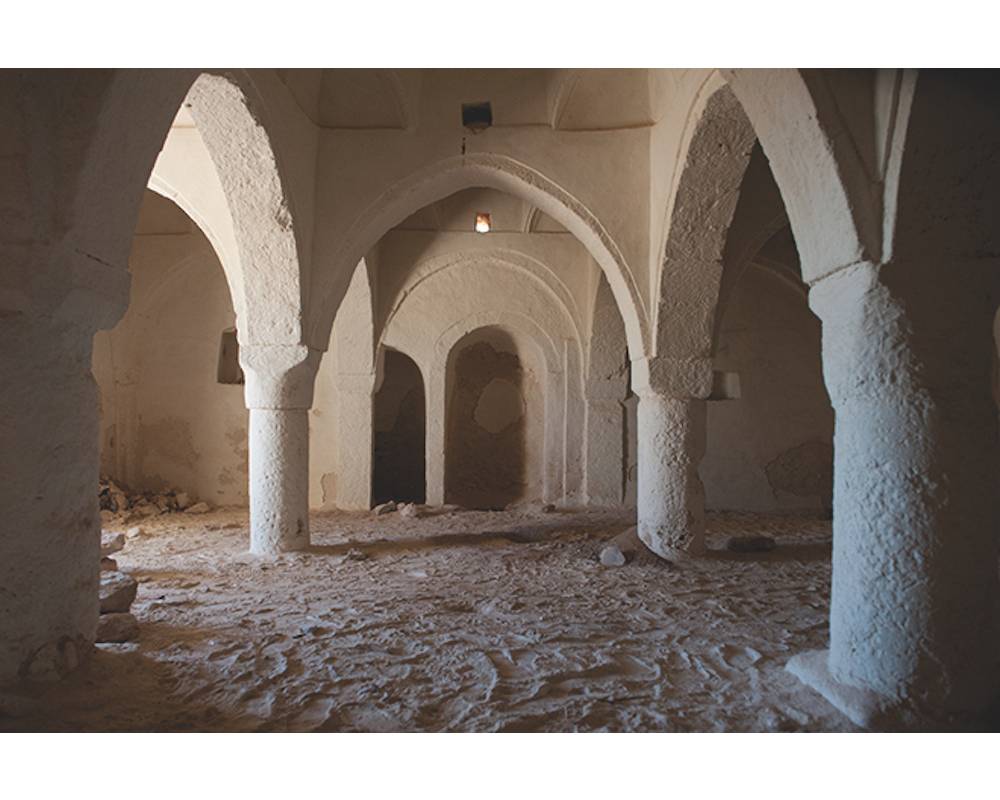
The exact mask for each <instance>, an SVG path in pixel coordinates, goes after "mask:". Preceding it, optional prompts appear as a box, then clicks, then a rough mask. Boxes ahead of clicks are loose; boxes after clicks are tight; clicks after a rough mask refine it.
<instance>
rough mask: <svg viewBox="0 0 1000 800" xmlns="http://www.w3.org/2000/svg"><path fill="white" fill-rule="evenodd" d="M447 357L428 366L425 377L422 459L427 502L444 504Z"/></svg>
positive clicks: (434, 504)
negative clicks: (425, 396)
mask: <svg viewBox="0 0 1000 800" xmlns="http://www.w3.org/2000/svg"><path fill="white" fill-rule="evenodd" d="M446 394H447V367H446V358H441V359H438V362H437V363H435V364H433V365H432V366H431V369H430V370H429V372H428V378H427V412H426V418H427V425H426V429H425V430H426V437H427V440H426V443H425V448H426V450H425V463H426V472H427V478H426V480H427V504H428V505H431V506H440V505H444V499H445V498H444V480H445V447H446V443H445V436H446V425H447V408H446V405H447V399H446Z"/></svg>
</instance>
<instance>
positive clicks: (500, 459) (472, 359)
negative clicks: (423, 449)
mask: <svg viewBox="0 0 1000 800" xmlns="http://www.w3.org/2000/svg"><path fill="white" fill-rule="evenodd" d="M446 385H447V389H446V391H447V402H446V406H445V408H446V412H445V413H446V435H445V499H446V500H447V502H449V503H455V504H457V505H461V506H463V507H466V508H476V509H489V510H500V509H503V508H505V507H507V506H508V505H510V504H512V503H518V502H524V501H528V500H533V499H537V498H538V497H539V496H541V493H542V490H543V475H542V472H543V469H542V461H543V442H544V397H543V388H542V385H541V382H540V380H539V375H538V366H537V364H536V363H535V359H533V358H532V357H531V354H530V352H528V351H527V348H525V346H524V345H523V344H522V343H519V342H518V337H516V336H515V335H514V334H513V333H512V332H510V331H507V330H505V329H503V328H499V327H486V328H480V329H477V330H475V331H473V332H471V333H469V334H466V335H465V336H464V337H463V338H462V339H461V340H460V341H459V342H458V343H457V344H456V345H455V346H454V348H452V351H451V353H450V354H449V357H448V365H447V384H446Z"/></svg>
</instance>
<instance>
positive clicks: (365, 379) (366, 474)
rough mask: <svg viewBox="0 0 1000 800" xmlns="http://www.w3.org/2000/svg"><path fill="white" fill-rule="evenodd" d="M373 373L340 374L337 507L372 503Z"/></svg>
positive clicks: (362, 507)
mask: <svg viewBox="0 0 1000 800" xmlns="http://www.w3.org/2000/svg"><path fill="white" fill-rule="evenodd" d="M374 389H375V376H374V375H373V374H359V375H347V374H340V375H338V376H337V403H338V407H339V412H338V413H339V416H340V420H339V423H338V425H337V461H338V466H337V507H338V508H342V509H346V510H349V511H363V510H368V509H369V508H371V504H372V458H373V449H372V448H373V447H374V438H373V437H374V432H373V416H372V414H373V410H372V402H373V396H374Z"/></svg>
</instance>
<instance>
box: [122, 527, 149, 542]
mask: <svg viewBox="0 0 1000 800" xmlns="http://www.w3.org/2000/svg"><path fill="white" fill-rule="evenodd" d="M145 535H146V529H145V528H143V527H142V526H141V525H134V526H133V527H131V528H129V529H128V530H127V531H125V538H126V539H135V538H136V537H137V536H145Z"/></svg>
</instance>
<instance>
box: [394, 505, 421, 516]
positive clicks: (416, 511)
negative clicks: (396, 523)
mask: <svg viewBox="0 0 1000 800" xmlns="http://www.w3.org/2000/svg"><path fill="white" fill-rule="evenodd" d="M399 516H401V517H408V518H410V519H415V518H416V517H419V516H420V507H419V506H418V505H417V504H416V503H405V504H403V505H401V506H400V507H399Z"/></svg>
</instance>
